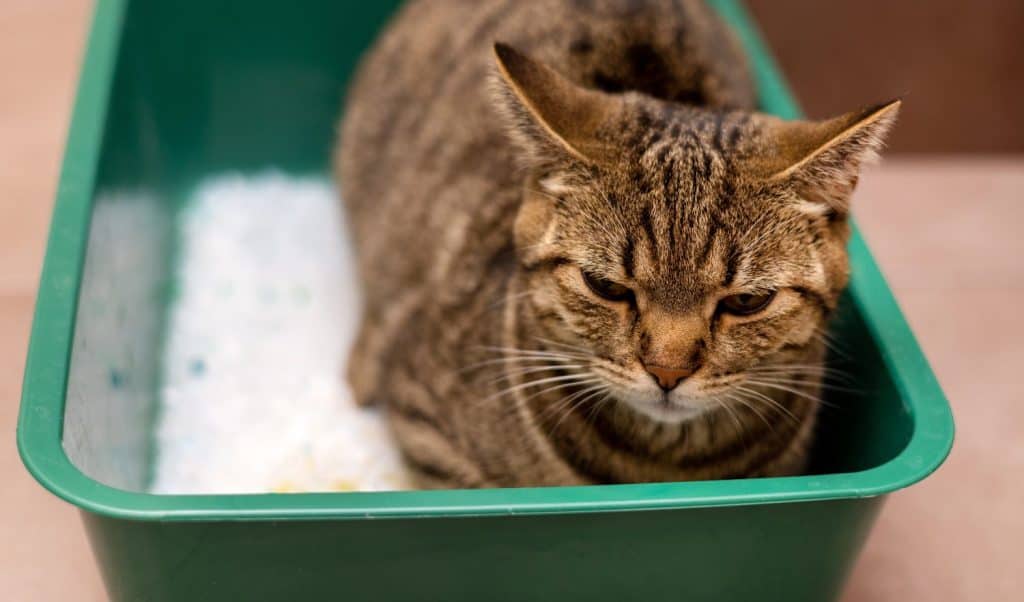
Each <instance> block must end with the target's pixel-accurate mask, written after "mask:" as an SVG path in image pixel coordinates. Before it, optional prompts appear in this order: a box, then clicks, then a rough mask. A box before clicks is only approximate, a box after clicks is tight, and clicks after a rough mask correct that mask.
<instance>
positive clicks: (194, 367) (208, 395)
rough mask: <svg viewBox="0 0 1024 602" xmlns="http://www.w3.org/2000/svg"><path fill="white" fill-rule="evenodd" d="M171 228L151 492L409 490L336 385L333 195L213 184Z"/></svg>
mask: <svg viewBox="0 0 1024 602" xmlns="http://www.w3.org/2000/svg"><path fill="white" fill-rule="evenodd" d="M179 220H180V221H179V228H180V232H179V235H178V240H177V254H178V256H177V291H176V296H175V298H174V300H173V301H172V307H171V309H170V316H169V323H168V330H167V340H166V348H165V352H164V358H163V387H162V391H161V395H162V400H161V402H162V403H161V411H160V416H159V419H158V420H159V422H158V426H157V446H158V447H157V461H156V462H157V464H156V470H155V478H154V481H153V486H152V490H153V492H155V493H259V492H272V491H277V492H291V491H339V490H361V491H373V490H396V489H407V488H409V486H410V485H409V480H408V476H407V474H406V472H405V470H404V468H403V466H402V463H401V459H400V457H399V454H398V452H397V449H396V447H395V445H394V443H393V441H392V440H391V438H390V433H389V432H388V430H387V428H386V425H385V424H384V421H383V418H382V416H381V415H380V414H379V413H378V411H376V410H374V409H366V408H359V407H357V406H356V405H355V403H354V401H353V399H352V395H351V392H350V390H349V388H348V385H347V383H346V382H345V380H344V378H343V374H344V366H345V360H346V355H347V352H348V348H349V346H350V344H351V343H352V340H353V338H354V336H355V331H356V327H357V324H358V316H359V309H358V302H359V299H358V290H357V280H356V275H355V266H354V265H353V259H352V257H351V251H350V249H349V247H348V244H347V237H346V230H345V227H344V223H343V216H342V210H341V205H340V202H339V201H338V199H337V197H336V195H335V193H334V191H333V190H332V189H331V187H330V186H329V185H328V184H327V183H326V182H324V181H323V180H320V179H313V178H309V179H299V178H293V177H289V176H285V175H282V174H277V173H268V174H263V175H257V176H242V175H231V176H222V177H218V178H216V179H212V180H210V181H208V182H206V183H204V184H203V185H201V186H200V187H199V189H198V191H197V192H196V194H195V196H194V198H193V199H192V200H191V201H190V202H189V204H188V206H187V207H186V208H185V209H184V210H183V212H182V214H181V215H180V217H179Z"/></svg>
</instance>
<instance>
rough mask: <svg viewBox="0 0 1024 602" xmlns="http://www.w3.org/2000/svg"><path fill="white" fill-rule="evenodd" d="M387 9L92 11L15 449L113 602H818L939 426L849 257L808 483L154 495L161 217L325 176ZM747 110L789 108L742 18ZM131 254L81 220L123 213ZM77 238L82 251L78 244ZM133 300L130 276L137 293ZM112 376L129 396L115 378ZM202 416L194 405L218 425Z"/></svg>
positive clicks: (892, 316) (170, 220) (932, 455)
mask: <svg viewBox="0 0 1024 602" xmlns="http://www.w3.org/2000/svg"><path fill="white" fill-rule="evenodd" d="M395 4H396V2H394V1H391V2H359V3H356V2H343V1H341V0H306V1H303V2H296V3H286V2H280V1H279V0H214V1H206V0H187V1H181V2H154V1H144V0H135V1H130V0H100V1H99V3H98V6H97V8H96V14H95V21H94V23H93V29H92V34H91V36H90V41H89V48H88V53H87V55H86V59H85V64H84V68H83V72H82V78H81V83H80V87H79V92H78V98H77V102H76V104H75V109H74V118H73V121H72V124H71V132H70V135H69V139H68V147H67V153H66V156H65V160H64V166H63V172H62V174H61V180H60V186H59V189H58V195H57V202H56V208H55V210H54V216H53V224H52V229H51V233H50V240H49V246H48V248H47V253H46V263H45V267H44V269H43V275H42V281H41V284H40V289H39V297H38V301H37V306H36V317H35V323H34V325H33V329H32V338H31V345H30V349H29V354H28V363H27V367H26V371H25V382H24V393H23V399H22V406H21V417H20V422H19V426H18V444H19V447H20V450H21V455H22V458H23V460H24V462H25V465H26V466H27V467H28V469H29V470H30V471H31V472H32V474H33V475H35V477H36V478H37V479H38V480H39V482H40V483H42V484H43V485H44V486H45V487H46V488H48V489H49V490H51V491H52V492H53V493H55V494H56V495H58V496H60V497H61V498H64V499H65V500H67V501H69V502H71V503H72V504H74V505H76V506H78V507H79V508H80V510H81V514H82V518H83V520H84V522H85V526H86V529H87V531H88V534H89V538H90V540H91V542H92V548H93V551H94V553H95V556H96V560H97V561H98V564H99V567H100V570H101V572H102V574H103V579H104V581H105V583H106V587H107V590H108V592H109V594H110V597H111V598H112V599H114V600H188V601H196V600H231V601H234V600H246V601H252V600H326V599H338V600H340V599H347V600H424V599H430V600H446V601H454V600H515V601H521V600H540V599H550V600H554V599H562V600H588V601H595V600H638V599H643V600H669V599H674V600H676V599H677V600H687V601H703V600H708V601H716V602H723V601H730V600H741V601H748V600H759V601H772V600H779V601H786V602H798V601H804V600H807V601H822V600H832V599H835V598H836V597H837V596H838V595H839V592H840V590H841V588H842V585H843V582H844V579H845V577H846V575H847V573H848V572H849V570H850V567H851V565H852V564H853V562H854V560H855V558H856V556H857V553H858V551H859V550H860V548H861V545H862V543H863V542H864V539H865V538H866V536H867V534H868V531H869V530H870V528H871V525H872V523H873V522H874V520H875V517H876V516H877V514H878V512H879V510H880V509H881V507H882V501H883V500H884V499H885V496H886V494H888V493H890V492H892V491H894V490H896V489H900V488H902V487H906V486H908V485H911V484H912V483H915V482H916V481H919V480H921V479H923V478H924V477H926V476H927V475H928V474H930V473H931V472H932V471H934V470H935V469H936V468H937V467H938V466H939V465H940V464H941V463H942V461H943V459H944V458H945V457H946V455H947V453H948V452H949V449H950V446H951V444H952V440H953V421H952V417H951V415H950V410H949V407H948V405H947V403H946V400H945V398H944V397H943V394H942V391H941V390H940V389H939V386H938V384H937V383H936V381H935V378H934V376H933V375H932V372H931V370H930V369H929V367H928V364H927V362H926V360H925V358H924V357H923V355H922V354H921V351H920V349H919V348H918V346H917V343H916V342H915V341H914V338H913V336H912V335H911V333H910V330H909V329H908V327H907V324H906V322H905V321H904V319H903V316H902V315H901V313H900V310H899V309H898V307H897V306H896V302H895V301H894V300H893V297H892V294H891V293H890V291H889V289H888V287H887V286H886V284H885V282H884V280H883V279H882V276H881V275H880V273H879V271H878V268H877V266H876V265H875V263H874V261H873V260H872V258H871V255H870V253H869V252H868V249H867V247H866V245H865V244H864V241H863V240H862V239H861V237H860V236H859V235H855V236H854V238H853V240H852V242H851V253H852V260H853V280H852V285H851V287H850V291H849V294H848V295H847V298H846V300H845V303H844V308H843V311H842V312H841V315H840V316H839V317H838V319H837V320H836V323H835V325H834V329H835V332H836V334H837V335H838V338H839V340H840V341H841V342H842V345H843V346H844V347H845V348H846V349H847V352H848V353H847V355H848V356H849V357H848V358H846V359H844V358H839V357H837V358H836V361H837V362H838V363H840V364H843V365H841V367H842V368H843V369H845V370H847V371H848V372H850V373H851V374H852V376H853V378H854V379H855V382H856V383H857V388H858V392H856V393H840V392H836V393H833V394H832V395H831V396H830V398H829V402H830V404H831V405H830V407H828V408H826V409H825V411H824V417H823V422H822V426H821V431H820V435H819V439H818V441H819V443H818V446H817V449H816V452H815V458H816V460H815V464H814V466H813V470H812V471H811V473H810V474H808V475H806V476H800V477H792V478H773V479H748V480H733V481H709V482H694V483H663V484H643V485H614V486H592V487H556V488H544V489H495V490H485V491H461V490H460V491H421V492H395V493H317V494H287V495H285V494H266V495H207V496H178V495H174V496H163V495H152V494H148V493H146V490H147V485H148V480H149V478H150V471H151V465H152V458H153V450H152V445H153V437H152V429H153V423H154V416H155V413H156V405H157V400H158V390H159V381H160V373H159V372H160V371H159V368H158V366H159V358H160V350H161V348H162V339H163V330H164V327H165V326H164V324H165V316H166V314H167V310H168V303H169V299H171V298H172V297H173V294H174V291H173V285H172V278H171V274H172V273H173V266H174V257H175V249H174V248H173V243H171V242H170V241H172V240H173V237H172V236H171V235H170V232H171V231H172V228H173V224H174V219H175V213H176V211H177V210H178V209H179V208H180V207H181V205H182V203H183V201H184V199H185V198H187V196H188V194H189V191H190V190H192V189H193V188H194V186H195V184H196V183H197V182H198V181H199V180H200V179H202V178H204V177H206V176H208V175H211V174H217V173H222V172H225V171H246V172H248V171H258V170H263V169H266V168H268V167H274V168H278V169H282V170H284V171H286V172H288V173H291V174H314V175H315V174H323V173H325V172H326V167H327V157H328V153H329V149H330V146H331V140H332V137H333V133H334V124H335V119H336V112H337V110H338V107H339V106H340V102H341V94H342V92H343V89H344V86H345V83H346V80H347V79H348V77H349V75H350V74H351V72H352V69H353V67H354V65H355V63H356V61H357V59H358V57H359V55H360V52H361V51H362V50H363V49H364V48H365V47H366V46H367V45H368V44H369V42H370V40H371V39H372V38H373V36H374V35H375V33H376V31H377V30H378V29H379V27H380V25H381V24H382V23H383V22H384V20H385V19H386V18H387V16H388V14H389V13H390V12H391V11H392V10H394V6H395ZM714 4H715V5H716V7H717V8H718V9H719V10H720V11H721V12H722V13H723V14H724V15H725V17H726V18H727V19H728V20H729V21H730V22H731V23H732V24H733V25H734V26H735V27H736V28H737V30H738V31H739V32H740V33H741V34H742V36H743V39H744V41H745V43H746V46H747V49H748V52H749V54H750V56H751V58H752V59H753V64H754V65H755V66H756V70H757V77H758V80H759V83H760V90H761V93H762V102H763V107H764V109H765V110H766V111H770V112H774V113H777V114H779V115H783V116H785V117H795V116H797V115H798V109H797V107H796V105H795V103H794V102H793V100H792V99H791V97H790V95H789V93H788V91H787V89H786V86H785V84H784V83H783V81H782V79H781V77H780V76H779V74H778V72H777V71H776V68H775V66H774V64H773V63H772V60H771V58H770V57H769V55H768V53H767V52H766V50H765V49H764V47H763V46H762V43H761V42H760V41H759V39H758V37H757V34H756V32H755V30H754V28H753V26H752V25H751V23H750V22H749V20H748V17H747V15H746V13H745V12H744V11H743V9H742V7H741V6H740V5H738V4H737V3H736V2H734V1H731V0H721V1H718V2H714ZM121 190H130V191H137V192H142V193H144V194H142V195H134V197H133V198H148V199H151V200H152V201H153V202H152V203H151V205H152V206H151V207H150V208H148V209H146V210H145V211H146V216H147V217H146V219H145V220H143V223H144V224H145V229H144V230H143V231H139V228H138V227H135V226H133V227H124V228H108V229H107V230H105V231H104V232H102V233H99V234H100V235H102V238H103V240H104V250H103V251H102V252H101V251H99V250H97V248H96V245H95V244H93V243H90V242H89V241H90V240H93V241H95V240H98V238H97V235H98V234H97V232H95V229H96V226H95V222H94V221H93V220H92V218H93V216H94V215H97V214H98V212H100V211H103V210H104V207H103V204H104V202H105V201H104V200H103V199H105V198H108V197H109V196H110V195H108V194H106V193H109V192H114V191H121ZM91 223H92V224H93V230H94V231H93V232H92V237H91V238H90V224H91ZM129 276H130V277H129ZM111 365H116V366H119V367H120V368H119V370H121V372H118V373H113V372H111V368H110V366H111ZM215 401H216V400H211V402H215Z"/></svg>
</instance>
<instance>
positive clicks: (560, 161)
mask: <svg viewBox="0 0 1024 602" xmlns="http://www.w3.org/2000/svg"><path fill="white" fill-rule="evenodd" d="M755 101H756V94H755V89H754V86H753V83H752V79H751V76H750V72H749V67H748V65H747V64H746V62H745V59H744V55H743V53H742V51H741V49H740V47H739V44H738V41H737V39H736V38H735V37H734V35H733V33H732V32H731V31H730V30H728V28H727V27H726V26H725V24H724V23H723V22H721V21H719V20H718V19H717V18H716V16H715V15H714V13H713V12H712V10H711V9H710V8H709V7H707V6H705V5H704V4H703V3H702V2H699V1H697V0H648V1H638V0H413V1H410V2H408V3H407V4H406V5H405V6H404V7H403V8H402V9H401V10H400V12H399V13H398V15H397V17H395V18H394V20H393V21H392V22H391V24H390V25H389V27H388V28H387V29H386V31H385V32H384V34H383V35H382V37H381V38H380V39H379V40H378V41H377V43H376V44H375V46H374V47H373V48H372V50H371V51H370V52H369V55H368V56H367V57H366V58H365V60H364V62H363V63H362V65H361V67H360V69H359V71H358V74H357V77H356V79H355V82H354V85H353V86H352V88H351V90H350V93H349V96H348V101H347V107H346V111H345V115H344V119H343V122H342V125H341V131H340V139H339V142H338V148H337V151H336V160H335V163H336V173H337V177H338V181H339V185H340V189H341V193H342V197H343V199H344V201H345V202H346V205H347V211H348V215H349V221H350V224H351V226H352V229H353V235H354V238H355V244H356V249H357V256H358V262H359V270H360V276H361V279H362V285H363V287H364V291H365V299H366V303H365V307H366V311H365V316H364V321H363V324H362V327H361V332H360V334H359V337H358V340H357V342H356V345H355V348H354V349H353V352H352V358H351V360H350V365H349V378H350V381H351V383H352V386H353V389H354V391H355V394H356V397H357V399H358V401H359V402H360V403H363V404H370V403H381V404H384V405H385V407H386V408H387V411H388V415H389V420H390V422H391V424H392V426H393V430H394V432H395V434H396V437H397V440H398V442H399V444H400V446H401V448H402V450H403V452H404V455H405V457H406V458H407V460H408V462H409V464H410V466H411V467H412V468H413V469H414V470H415V473H416V475H417V476H418V478H419V481H420V484H421V485H422V486H424V487H505V486H534V485H569V484H588V483H615V482H641V481H678V480H689V479H712V478H733V477H744V476H762V475H788V474H793V473H797V472H799V471H801V470H802V469H803V468H804V466H805V462H806V459H807V450H808V444H809V442H810V440H811V438H812V433H813V430H814V425H815V416H816V413H817V410H818V406H819V401H818V399H819V395H820V388H821V380H822V375H823V374H824V372H825V370H826V368H825V367H824V365H823V361H824V360H823V358H824V341H823V339H822V336H823V334H822V333H823V329H824V326H825V323H826V320H827V319H828V318H829V315H830V313H832V311H833V310H834V308H835V306H836V302H837V299H838V297H839V295H840V293H841V291H842V290H843V288H844V287H845V285H846V283H847V272H848V267H847V256H846V250H845V243H846V241H847V237H848V232H849V226H848V223H847V202H848V200H849V197H850V194H851V192H852V190H853V188H854V185H855V184H856V181H857V174H858V170H859V168H860V166H861V165H862V163H863V162H864V161H865V159H867V158H868V157H870V156H871V155H873V154H874V152H875V151H876V150H877V149H878V148H879V147H880V146H881V144H882V140H883V137H884V136H885V134H886V132H887V130H888V129H889V128H890V126H891V125H892V123H893V121H894V119H895V117H896V113H897V110H898V108H899V101H893V102H889V103H886V104H882V105H878V106H874V107H871V108H868V109H865V110H860V111H855V112H852V113H848V114H845V115H842V116H839V117H836V118H834V119H829V120H825V121H783V120H780V119H777V118H775V117H772V116H769V115H765V114H761V113H758V112H756V111H755V110H754V108H755Z"/></svg>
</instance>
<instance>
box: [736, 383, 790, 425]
mask: <svg viewBox="0 0 1024 602" xmlns="http://www.w3.org/2000/svg"><path fill="white" fill-rule="evenodd" d="M736 390H737V391H742V392H744V393H747V394H748V395H754V396H755V397H754V398H750V401H756V400H758V399H759V400H761V401H764V402H765V403H767V404H769V406H770V407H772V408H774V409H776V410H777V411H778V412H779V413H781V414H785V415H786V416H788V417H789V418H790V420H792V421H793V422H794V423H799V422H800V420H799V419H798V418H797V417H796V415H794V414H793V412H792V411H790V409H789V408H787V407H786V406H784V405H782V404H781V403H779V402H778V401H775V400H774V399H772V398H771V397H769V396H767V395H765V394H764V393H762V392H760V391H757V390H755V389H751V388H748V387H743V386H739V385H737V386H736Z"/></svg>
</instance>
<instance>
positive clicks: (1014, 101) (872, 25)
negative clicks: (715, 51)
mask: <svg viewBox="0 0 1024 602" xmlns="http://www.w3.org/2000/svg"><path fill="white" fill-rule="evenodd" d="M748 6H749V7H750V8H751V10H752V11H753V12H754V14H755V16H756V17H757V20H758V22H759V23H760V24H761V28H762V30H763V31H764V33H765V35H766V37H767V38H768V43H769V45H770V46H771V47H772V49H773V50H774V52H775V55H776V57H777V58H778V59H779V62H780V63H781V64H782V68H783V71H784V72H785V73H786V74H787V75H788V77H789V80H790V83H791V84H792V86H793V88H794V89H795V92H796V95H797V97H798V98H799V99H800V101H801V102H802V103H803V107H804V110H805V111H806V112H807V114H808V115H811V116H814V117H824V116H829V115H832V114H833V113H841V112H844V111H848V110H851V109H853V108H855V107H857V106H859V105H866V104H871V103H874V102H879V101H883V100H887V99H889V98H892V97H894V96H901V95H903V96H905V100H906V102H905V104H904V108H903V112H902V114H901V115H900V121H899V124H898V125H897V127H896V129H895V130H894V135H893V137H892V140H891V145H890V147H889V148H890V151H891V152H914V153H950V152H955V153H1013V152H1016V153H1020V152H1024V40H1022V38H1021V35H1022V32H1024V2H1021V1H1020V0H973V1H970V2H968V1H966V0H930V1H927V2H926V1H924V0H895V1H887V0H824V1H822V0H748Z"/></svg>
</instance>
